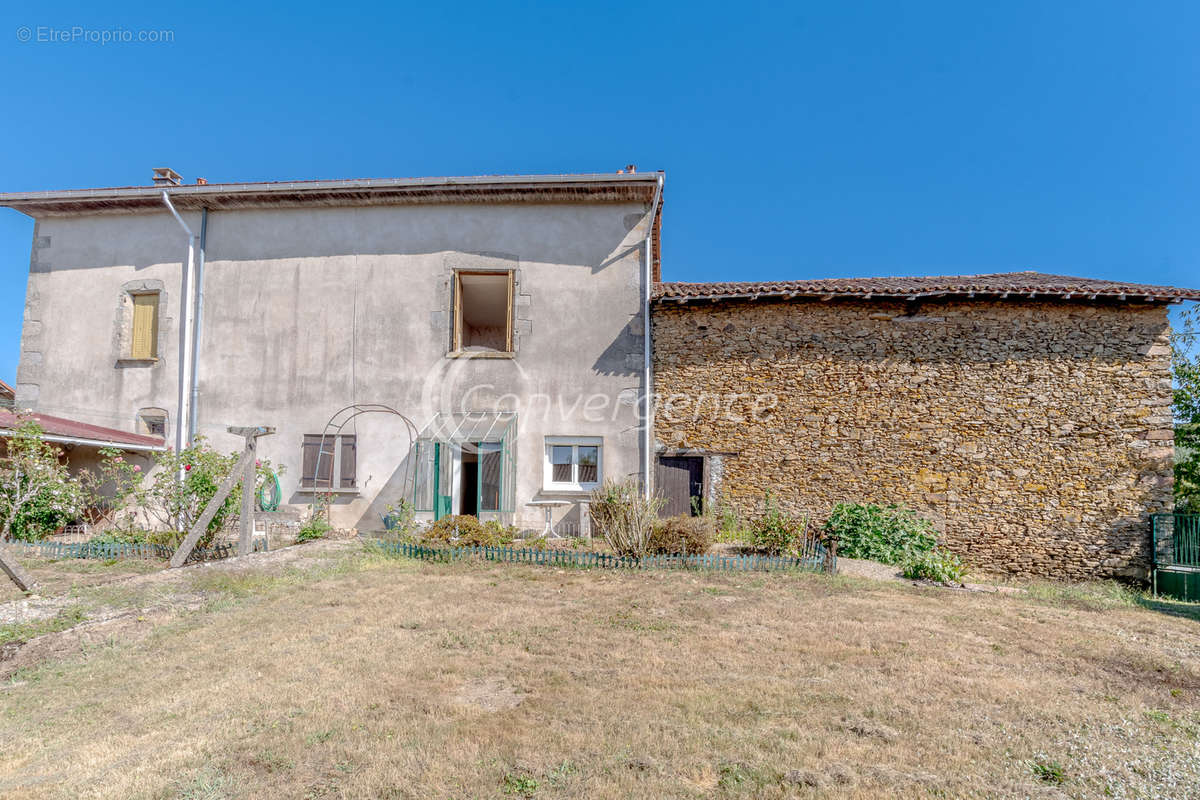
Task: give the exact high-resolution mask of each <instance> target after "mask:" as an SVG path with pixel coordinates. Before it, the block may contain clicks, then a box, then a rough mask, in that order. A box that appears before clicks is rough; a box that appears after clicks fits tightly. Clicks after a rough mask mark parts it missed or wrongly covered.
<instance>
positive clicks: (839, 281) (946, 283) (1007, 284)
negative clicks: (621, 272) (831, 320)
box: [654, 272, 1200, 302]
mask: <svg viewBox="0 0 1200 800" xmlns="http://www.w3.org/2000/svg"><path fill="white" fill-rule="evenodd" d="M976 294H980V295H997V296H1003V295H1008V294H1020V295H1032V296H1034V297H1080V298H1088V299H1091V298H1098V297H1105V298H1116V299H1120V300H1125V299H1128V300H1153V301H1160V302H1161V301H1169V300H1200V289H1181V288H1178V287H1175V286H1154V285H1150V284H1144V283H1125V282H1122V281H1107V280H1096V279H1093V278H1074V277H1071V276H1068V275H1047V274H1046V273H1042V272H998V273H994V274H990V275H930V276H923V277H911V278H907V277H896V278H822V279H819V280H810V281H738V282H719V283H678V282H676V283H656V284H655V285H654V296H655V298H656V299H657V300H659V301H660V302H662V301H665V300H679V301H680V302H684V301H687V300H692V299H705V300H707V299H727V298H728V299H732V298H746V299H756V298H759V297H792V296H812V297H824V296H833V297H864V298H865V297H872V296H875V297H939V296H960V297H961V296H973V295H976Z"/></svg>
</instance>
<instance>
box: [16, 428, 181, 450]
mask: <svg viewBox="0 0 1200 800" xmlns="http://www.w3.org/2000/svg"><path fill="white" fill-rule="evenodd" d="M15 433H16V431H13V430H11V429H9V428H0V436H13V435H14V434H15ZM38 438H39V439H41V440H42V441H46V442H54V443H55V444H73V445H80V446H83V447H112V448H115V449H117V450H124V451H125V452H129V453H165V452H166V451H167V445H166V443H165V442H164V443H163V444H158V445H154V444H138V443H134V442H118V441H111V440H106V439H89V438H87V437H83V436H65V435H62V434H57V433H43V434H39V435H38Z"/></svg>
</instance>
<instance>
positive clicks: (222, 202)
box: [0, 172, 659, 217]
mask: <svg viewBox="0 0 1200 800" xmlns="http://www.w3.org/2000/svg"><path fill="white" fill-rule="evenodd" d="M658 178H659V173H656V172H644V173H626V174H607V173H601V174H587V175H493V176H467V177H446V178H363V179H349V180H330V181H321V180H318V181H292V182H279V183H237V184H229V183H226V184H197V185H187V186H134V187H124V188H114V189H70V190H65V191H40V192H8V193H0V206H7V207H8V208H13V209H16V210H17V211H21V212H23V213H26V214H29V215H30V216H35V217H37V216H53V215H59V214H78V213H131V212H132V213H136V212H139V211H149V210H154V211H157V210H159V209H160V208H161V197H162V193H163V192H164V191H166V192H167V193H169V194H170V195H171V199H172V202H174V203H175V205H176V206H177V207H179V208H181V209H199V208H210V209H231V208H246V207H269V206H276V207H294V206H299V205H312V204H315V205H404V204H422V203H456V202H457V203H520V202H535V203H538V202H541V203H554V202H613V203H618V202H638V201H641V202H649V201H650V200H651V199H652V197H653V194H654V191H655V189H656V188H657V185H658Z"/></svg>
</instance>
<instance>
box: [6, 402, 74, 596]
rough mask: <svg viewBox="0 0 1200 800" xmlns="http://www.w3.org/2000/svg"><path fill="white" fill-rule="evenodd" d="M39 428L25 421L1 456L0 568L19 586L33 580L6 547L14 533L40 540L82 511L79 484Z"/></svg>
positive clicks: (23, 587) (27, 586) (25, 586)
mask: <svg viewBox="0 0 1200 800" xmlns="http://www.w3.org/2000/svg"><path fill="white" fill-rule="evenodd" d="M42 434H43V431H42V428H41V426H40V425H38V424H37V423H36V422H33V421H27V422H23V423H21V424H20V425H18V426H17V428H16V429H15V430H14V431H13V434H12V436H10V437H8V438H7V440H6V441H5V454H4V456H3V458H0V570H3V571H4V573H5V574H7V575H8V577H9V578H11V579H12V581H13V583H15V584H16V585H17V588H19V589H21V590H22V591H28V590H30V589H32V588H33V581H32V580H31V579H30V578H29V576H28V574H26V572H25V571H24V570H23V569H21V567H20V565H19V564H18V563H17V561H16V559H14V558H13V557H12V556H11V555H10V554H9V553H8V552H7V548H6V547H5V543H7V542H8V541H9V540H10V539H12V538H13V537H14V535H19V536H21V537H22V538H40V537H41V536H44V535H45V534H46V533H49V532H50V531H52V530H54V528H57V527H59V525H60V524H61V523H62V521H64V520H65V521H66V522H69V521H70V520H71V519H72V518H73V517H74V516H76V515H77V514H78V513H79V511H80V502H81V497H82V494H81V492H80V490H79V485H78V483H76V481H74V480H73V479H72V478H71V476H70V474H69V473H68V472H67V467H66V465H65V464H63V463H62V461H61V458H62V452H61V451H60V450H59V449H58V448H57V447H55V446H53V445H51V444H49V443H48V442H46V441H45V440H44V439H43V438H42Z"/></svg>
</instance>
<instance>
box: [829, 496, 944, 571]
mask: <svg viewBox="0 0 1200 800" xmlns="http://www.w3.org/2000/svg"><path fill="white" fill-rule="evenodd" d="M825 531H826V533H827V534H829V535H830V536H834V537H837V541H838V550H837V552H838V555H840V556H845V557H846V558H869V559H871V560H872V561H880V562H882V563H884V564H902V563H904V561H905V560H906V559H908V558H909V557H910V556H913V555H917V554H920V553H925V552H928V551H930V550H932V549H933V548H934V546H936V545H937V536H936V535H935V533H934V529H933V523H931V522H930V521H929V520H927V519H922V518H921V517H918V516H917V515H916V514H914V513H913V512H912V511H909V510H908V509H906V508H903V507H901V506H897V505H889V506H879V505H874V504H869V503H838V504H837V505H836V506H834V507H833V513H832V514H830V515H829V520H828V521H827V522H826V523H825Z"/></svg>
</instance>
